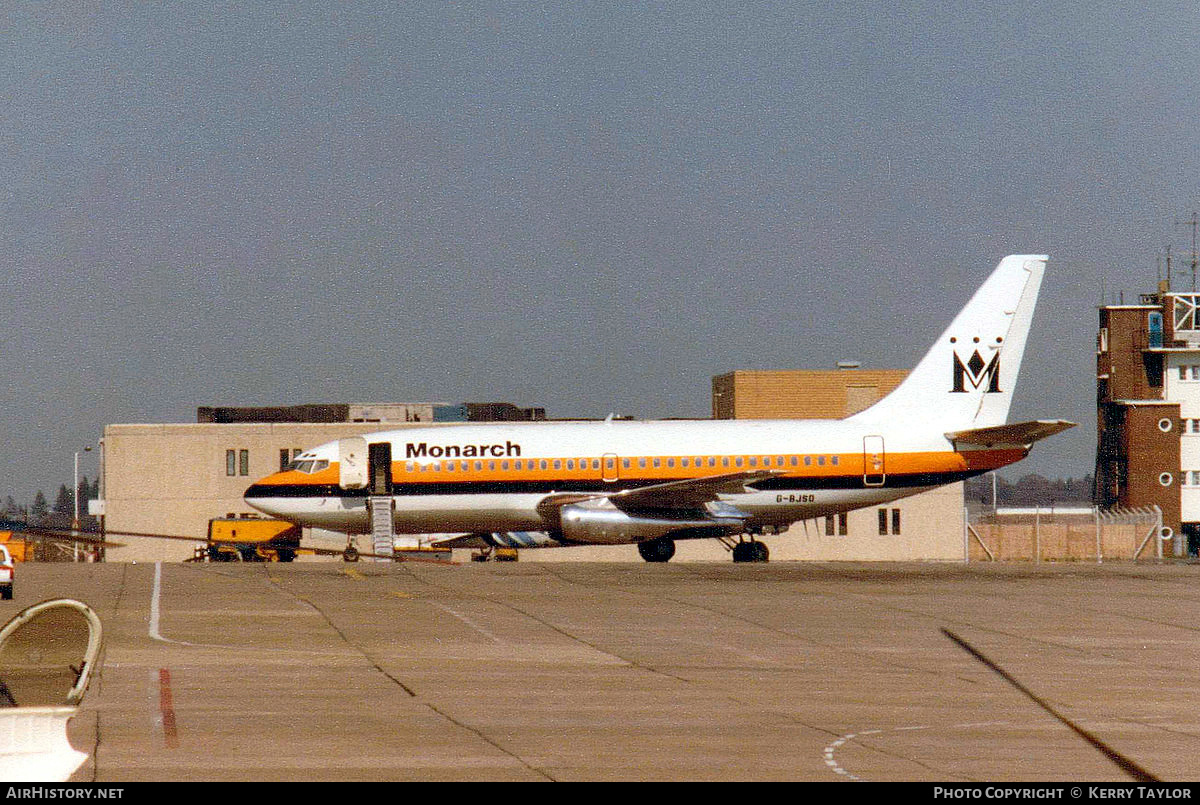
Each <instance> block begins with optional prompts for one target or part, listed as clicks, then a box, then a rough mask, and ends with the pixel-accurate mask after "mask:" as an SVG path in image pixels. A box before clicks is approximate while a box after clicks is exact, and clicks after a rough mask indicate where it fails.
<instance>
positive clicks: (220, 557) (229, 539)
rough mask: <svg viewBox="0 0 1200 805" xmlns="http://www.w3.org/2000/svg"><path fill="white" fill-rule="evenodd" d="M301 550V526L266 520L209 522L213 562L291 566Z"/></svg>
mask: <svg viewBox="0 0 1200 805" xmlns="http://www.w3.org/2000/svg"><path fill="white" fill-rule="evenodd" d="M299 549H300V526H297V525H293V524H291V523H289V522H286V521H284V520H268V519H267V518H265V517H218V518H214V519H212V520H209V521H208V559H209V561H210V562H236V561H238V560H241V561H243V562H290V561H292V560H293V559H295V558H296V552H297V551H298V550H299Z"/></svg>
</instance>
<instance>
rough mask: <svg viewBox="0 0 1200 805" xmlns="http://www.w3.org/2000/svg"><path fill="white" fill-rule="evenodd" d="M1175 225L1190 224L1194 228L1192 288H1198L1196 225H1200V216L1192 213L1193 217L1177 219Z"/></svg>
mask: <svg viewBox="0 0 1200 805" xmlns="http://www.w3.org/2000/svg"><path fill="white" fill-rule="evenodd" d="M1175 226H1190V227H1191V228H1192V290H1193V291H1194V290H1196V263H1197V257H1196V227H1197V226H1200V216H1197V215H1196V213H1194V212H1193V213H1192V217H1191V218H1190V219H1189V220H1187V221H1176V222H1175Z"/></svg>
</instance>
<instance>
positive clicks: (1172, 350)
mask: <svg viewBox="0 0 1200 805" xmlns="http://www.w3.org/2000/svg"><path fill="white" fill-rule="evenodd" d="M1096 416H1097V445H1096V492H1095V498H1096V500H1095V502H1096V504H1097V505H1099V506H1101V507H1105V508H1107V507H1114V506H1120V507H1126V508H1135V507H1142V506H1151V505H1154V506H1158V507H1159V508H1160V509H1162V514H1163V525H1164V526H1165V527H1167V528H1171V529H1173V530H1174V531H1175V532H1176V533H1182V534H1184V535H1185V536H1186V537H1187V548H1188V552H1189V553H1190V554H1193V555H1195V554H1196V553H1197V550H1198V549H1200V293H1197V292H1196V291H1189V292H1178V293H1177V292H1172V291H1171V290H1170V289H1169V285H1168V283H1167V282H1161V283H1160V284H1159V289H1158V292H1157V293H1153V294H1142V295H1141V296H1140V297H1139V300H1138V304H1136V305H1124V304H1121V305H1107V306H1103V307H1101V308H1100V329H1099V332H1098V334H1097V339H1096Z"/></svg>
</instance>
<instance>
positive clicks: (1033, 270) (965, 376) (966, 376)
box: [851, 254, 1047, 431]
mask: <svg viewBox="0 0 1200 805" xmlns="http://www.w3.org/2000/svg"><path fill="white" fill-rule="evenodd" d="M1046 260H1047V257H1046V256H1045V255H1029V254H1015V255H1009V256H1008V257H1005V258H1004V259H1003V260H1001V261H1000V265H998V266H997V267H996V269H995V271H993V272H992V274H991V276H990V277H988V279H987V280H986V281H985V282H984V283H983V285H982V286H980V288H979V290H978V291H976V292H975V295H974V296H972V297H971V300H970V301H969V302H967V304H966V306H965V307H964V308H963V309H962V310H961V311H960V312H959V314H958V316H956V317H955V319H954V321H953V322H952V323H951V324H950V326H949V327H948V328H947V329H946V331H945V332H944V333H942V335H941V337H939V338H938V340H937V341H936V342H935V343H934V345H933V347H932V348H931V349H930V350H929V352H928V353H926V355H925V357H924V358H923V359H922V360H921V362H920V363H919V364H917V367H916V368H915V369H913V370H912V372H911V373H909V375H908V377H907V378H905V380H904V382H903V383H901V384H900V385H899V386H898V387H897V388H896V390H895V391H893V392H892V393H891V394H889V395H888V396H886V397H884V398H883V399H882V400H880V401H879V402H878V403H876V404H875V405H873V406H871V407H870V408H868V409H866V410H865V411H862V412H860V413H858V414H855V415H854V416H853V417H851V419H853V420H858V421H863V422H873V421H876V420H879V421H883V420H889V419H895V418H906V419H909V420H910V421H918V422H929V423H930V424H931V425H933V426H935V427H938V428H940V429H941V430H943V431H956V430H969V429H972V428H986V427H992V426H996V425H1003V424H1004V423H1005V422H1006V421H1007V420H1008V409H1009V406H1010V405H1011V404H1012V397H1013V392H1014V391H1015V390H1016V386H1017V374H1018V372H1019V371H1020V369H1021V359H1022V357H1023V355H1024V353H1025V340H1026V337H1027V336H1028V335H1029V326H1030V324H1031V323H1032V321H1033V309H1034V305H1035V304H1036V302H1037V296H1038V291H1039V289H1040V288H1041V284H1042V274H1043V272H1044V271H1045V267H1046Z"/></svg>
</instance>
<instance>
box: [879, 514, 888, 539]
mask: <svg viewBox="0 0 1200 805" xmlns="http://www.w3.org/2000/svg"><path fill="white" fill-rule="evenodd" d="M887 532H888V516H887V509H880V510H879V536H881V537H882V536H884V535H885V534H887Z"/></svg>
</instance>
